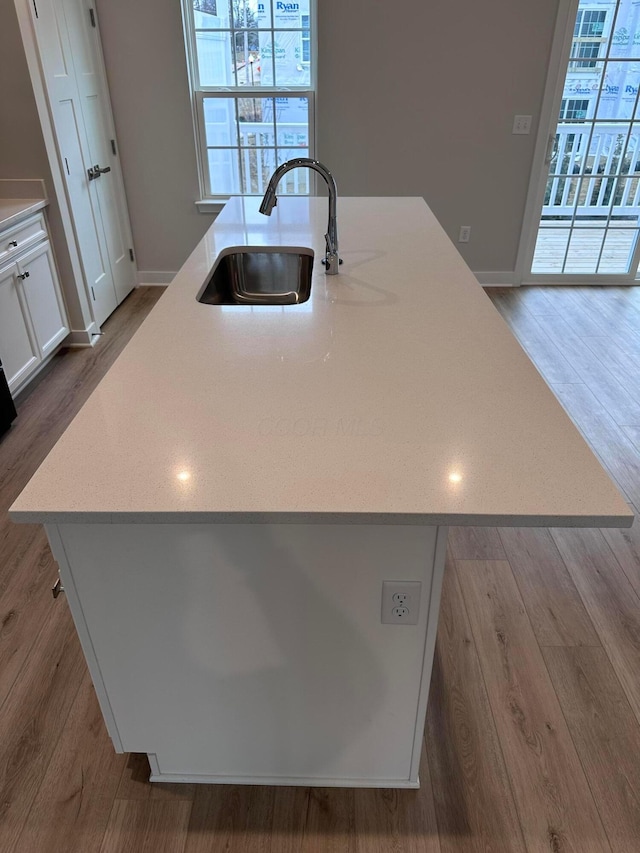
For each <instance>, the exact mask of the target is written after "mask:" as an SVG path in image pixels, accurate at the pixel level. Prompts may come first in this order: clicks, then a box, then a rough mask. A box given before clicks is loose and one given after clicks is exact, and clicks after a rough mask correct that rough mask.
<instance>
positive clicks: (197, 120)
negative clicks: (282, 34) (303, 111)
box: [182, 0, 318, 213]
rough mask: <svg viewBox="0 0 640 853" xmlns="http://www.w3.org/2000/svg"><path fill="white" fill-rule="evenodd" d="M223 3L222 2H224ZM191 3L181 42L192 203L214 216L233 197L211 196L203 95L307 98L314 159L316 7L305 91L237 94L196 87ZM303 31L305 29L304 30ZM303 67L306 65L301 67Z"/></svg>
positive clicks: (186, 4) (185, 7)
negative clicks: (194, 184) (193, 174)
mask: <svg viewBox="0 0 640 853" xmlns="http://www.w3.org/2000/svg"><path fill="white" fill-rule="evenodd" d="M225 2H226V0H225ZM192 7H193V3H192V0H182V25H183V30H184V38H185V49H186V54H187V56H186V60H187V76H188V80H189V92H190V101H191V118H192V122H193V140H194V148H195V154H196V163H197V169H198V181H199V186H200V198H198V199H196V200H195V204H196V207H197V209H198V210H199V211H200V212H201V213H218V212H220V210H222V208H223V207H224V205H225V204H226V202H227V201H229V199H230V198H233V197H235V196H234V195H224V194H213V193H211V192H210V189H211V188H210V186H209V169H208V166H207V164H206V162H205V157H206V156H207V155H206V152H207V145H206V138H205V127H204V113H203V108H202V102H203V100H204V98H205V97H206V95H207V94H210V95H217V96H224V95H225V94H226V96H227V97H234V96H237V97H244V98H247V97H252V96H253V97H260V96H262V97H265V98H268V97H286V96H290V97H295V96H296V95H298V96H300V97H308V98H309V156H310V157H313V156H315V150H316V143H317V134H316V92H317V77H318V3H317V0H310V3H309V17H310V30H311V35H310V48H311V57H312V59H315V61H313V62H312V63H311V65H312V68H311V75H310V78H311V79H310V81H309V86H308V87H306V86H305V87H302V86H269V87H267V86H243V87H242V89H241V90H238V89H236V88H231V87H222V86H200V81H199V79H198V63H197V50H196V38H195V35H196V34H195V28H194V27H193V26H192V25H191V21H192V17H191V12H192ZM304 29H306V28H304ZM304 64H305V65H307V63H304ZM314 191H315V173H312V172H310V194H311V195H313V194H314ZM237 196H238V197H240V198H246V197H248V198H251V197H252V195H251V194H248V193H242V194H237Z"/></svg>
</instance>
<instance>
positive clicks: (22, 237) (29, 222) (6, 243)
mask: <svg viewBox="0 0 640 853" xmlns="http://www.w3.org/2000/svg"><path fill="white" fill-rule="evenodd" d="M46 236H47V228H46V225H45V221H44V216H43V214H42V213H37V214H36V215H35V216H30V217H29V219H26V220H25V221H24V222H21V223H20V224H19V225H14V226H13V228H7V230H6V231H2V232H1V233H0V266H2V264H3V263H5V262H6V261H12V260H13V259H14V258H17V256H18V255H19V254H21V253H22V252H23V250H24V249H28V248H29V247H30V246H35V244H36V243H38V242H39V241H40V240H44V239H45V238H46Z"/></svg>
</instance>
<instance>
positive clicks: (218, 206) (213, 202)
mask: <svg viewBox="0 0 640 853" xmlns="http://www.w3.org/2000/svg"><path fill="white" fill-rule="evenodd" d="M228 201H229V198H228V197H227V198H201V199H199V200H198V201H196V207H197V208H198V213H220V211H221V210H222V209H223V208H224V206H225V204H226V203H227V202H228Z"/></svg>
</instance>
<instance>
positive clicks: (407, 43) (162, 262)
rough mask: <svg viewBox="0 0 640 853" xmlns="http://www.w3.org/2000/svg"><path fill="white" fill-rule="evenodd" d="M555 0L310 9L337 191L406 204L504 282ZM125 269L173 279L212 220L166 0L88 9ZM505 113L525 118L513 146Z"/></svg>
mask: <svg viewBox="0 0 640 853" xmlns="http://www.w3.org/2000/svg"><path fill="white" fill-rule="evenodd" d="M557 7H558V0H536V2H535V3H531V2H527V0H485V2H484V3H477V2H471V0H466V2H465V3H463V4H462V5H461V4H456V3H452V2H450V0H432V2H429V3H425V2H423V0H409V2H407V3H402V4H399V5H398V4H396V5H393V4H392V5H389V4H387V3H384V4H377V3H372V2H370V0H367V2H365V0H348V2H346V0H319V21H320V23H319V40H320V64H319V69H320V71H319V91H318V120H317V125H318V152H317V153H318V156H319V158H320V159H322V160H324V161H325V162H326V163H327V164H328V166H329V167H330V168H331V169H332V171H333V172H334V174H335V175H336V178H337V181H338V188H339V192H340V193H341V194H343V195H375V194H380V195H420V196H424V198H425V199H426V201H427V202H428V204H429V205H430V206H431V207H432V208H433V210H434V212H435V213H436V215H437V216H438V218H439V219H440V221H441V222H442V224H443V225H444V227H445V228H446V230H447V231H448V233H449V234H450V236H451V237H453V238H454V239H457V235H458V230H459V227H460V225H461V224H464V225H471V226H472V238H471V242H470V243H469V244H468V246H459V248H461V249H462V251H463V254H464V256H465V258H466V260H467V261H468V263H469V265H470V266H471V267H472V269H474V270H476V271H502V270H504V271H511V270H513V269H514V266H515V258H516V253H517V249H518V242H519V236H520V228H521V223H522V217H523V213H524V206H525V201H526V194H527V186H528V181H529V175H530V170H531V162H532V157H533V148H534V142H535V132H536V130H537V125H536V123H535V119H536V117H537V116H538V114H539V111H540V107H541V102H542V96H543V91H544V84H545V77H546V68H547V63H548V58H549V53H550V48H551V41H552V36H553V30H554V24H555V17H556V12H557ZM99 12H100V25H101V31H102V39H103V45H104V53H105V59H106V63H107V72H108V76H109V82H110V86H111V97H112V102H113V108H114V113H115V120H116V125H117V131H118V137H119V140H120V148H121V156H122V163H123V168H124V176H125V182H126V188H127V196H128V199H129V204H130V208H131V218H132V225H133V231H134V238H135V242H136V248H137V252H138V263H139V267H140V269H142V270H167V271H169V270H176V269H178V268H179V266H180V265H181V264H182V262H183V261H184V259H185V258H186V256H187V255H188V253H189V252H190V250H191V249H192V248H193V246H194V245H195V243H196V242H197V240H198V239H199V237H200V236H201V235H202V233H203V232H204V230H205V229H206V227H207V226H208V224H209V222H210V221H211V217H208V216H204V215H202V214H198V213H197V212H196V208H195V206H194V204H193V202H194V200H195V199H196V198H197V196H198V182H197V172H196V163H195V154H194V146H193V138H192V124H191V116H190V108H189V96H188V88H187V75H186V69H185V56H184V46H183V37H182V28H181V20H180V8H179V2H178V0H136V2H135V3H131V2H130V0H108V2H107V0H100V4H99ZM515 113H519V114H531V115H533V116H534V127H533V133H532V134H531V135H530V136H513V135H512V134H511V127H512V123H513V116H514V114H515Z"/></svg>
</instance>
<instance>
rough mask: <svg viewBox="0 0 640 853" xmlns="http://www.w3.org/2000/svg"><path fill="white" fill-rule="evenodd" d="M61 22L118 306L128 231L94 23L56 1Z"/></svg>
mask: <svg viewBox="0 0 640 853" xmlns="http://www.w3.org/2000/svg"><path fill="white" fill-rule="evenodd" d="M62 5H63V7H64V14H65V18H66V21H67V27H68V32H69V39H70V43H71V50H72V53H73V64H74V66H75V72H76V82H77V85H78V91H79V94H80V103H81V107H82V114H83V118H84V126H85V130H86V134H87V141H88V144H89V153H90V156H91V160H92V164H93V166H94V167H95V166H97V165H98V166H100V167H101V168H102V169H105V170H106V169H109V171H103V172H97V173H96V174H97V177H96V178H95V181H94V183H95V190H96V193H97V196H98V202H99V205H100V213H101V216H102V223H103V226H104V234H105V240H106V245H107V251H108V253H109V261H110V264H111V272H112V275H113V282H114V286H115V289H116V295H117V297H118V302H121V301H122V300H123V299H124V298H125V296H126V295H127V294H128V293H129V292H130V291H131V289H132V288H133V286H134V284H135V266H134V264H133V263H132V258H131V256H130V251H131V247H132V246H133V243H132V239H131V231H130V228H129V219H128V213H127V205H126V200H125V195H124V185H123V182H122V176H121V172H120V165H119V161H118V158H117V156H116V155H115V152H114V150H113V147H112V143H111V140H113V146H115V133H114V129H113V125H112V117H111V106H110V104H109V95H108V91H107V85H106V76H105V72H104V67H103V64H102V47H101V45H100V39H99V37H98V29H97V19H96V15H95V10H94V9H93V6H92V3H90V2H88V0H62Z"/></svg>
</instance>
